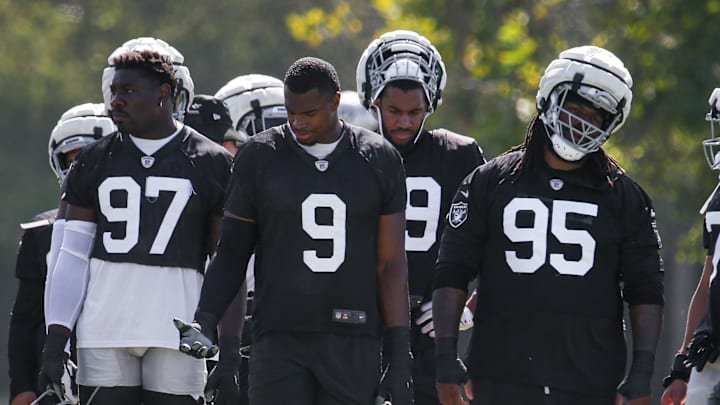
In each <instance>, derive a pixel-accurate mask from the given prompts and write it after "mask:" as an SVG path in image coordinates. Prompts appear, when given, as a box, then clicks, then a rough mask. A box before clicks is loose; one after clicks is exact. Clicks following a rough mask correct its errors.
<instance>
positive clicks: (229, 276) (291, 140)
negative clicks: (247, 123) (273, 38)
mask: <svg viewBox="0 0 720 405" xmlns="http://www.w3.org/2000/svg"><path fill="white" fill-rule="evenodd" d="M284 100H285V107H286V110H287V114H288V122H287V124H284V125H282V126H276V127H272V128H270V129H268V130H266V131H263V132H261V133H259V134H256V135H255V136H252V137H251V138H250V140H249V141H248V143H247V144H246V145H245V146H243V147H242V148H241V149H240V150H239V151H238V154H237V155H236V157H235V163H234V167H233V175H232V180H231V183H230V186H229V190H230V191H229V195H228V199H227V202H226V206H225V218H224V220H223V226H222V235H221V238H220V243H219V245H218V251H217V254H216V255H215V257H214V258H213V260H212V262H211V264H210V268H209V270H208V274H207V278H206V281H205V284H204V285H203V291H202V294H201V297H200V303H199V305H198V310H197V312H196V314H195V320H196V321H197V324H198V326H192V325H189V324H186V323H184V322H182V321H179V320H178V321H176V322H177V326H178V328H179V329H180V330H181V332H182V336H181V341H180V342H181V350H184V351H186V352H187V353H189V354H191V355H194V356H198V357H203V356H205V355H206V352H208V351H209V350H210V349H211V348H212V347H213V345H212V342H211V341H210V340H209V339H208V338H207V337H205V336H203V335H202V333H201V332H200V331H201V330H202V331H205V330H214V323H215V322H216V320H217V319H218V317H219V316H220V315H221V314H222V313H223V311H224V310H225V307H227V305H228V303H229V302H230V301H231V300H232V299H233V297H234V296H235V294H236V293H237V290H238V288H240V286H241V284H242V283H243V280H244V279H245V272H242V271H236V269H237V268H238V267H239V268H243V265H244V264H245V263H247V261H248V258H249V257H250V254H251V253H252V252H253V250H254V252H255V254H256V261H255V294H254V302H255V311H254V313H253V336H254V338H255V340H254V342H253V347H252V356H251V357H250V363H251V364H250V403H258V404H286V403H292V404H307V405H310V404H319V403H321V404H369V403H372V402H373V401H374V400H375V398H376V394H377V393H378V392H386V391H387V392H389V393H390V395H391V396H392V401H393V404H395V405H406V404H410V403H411V402H412V390H411V386H410V383H411V358H410V352H409V302H408V293H407V263H406V259H405V250H404V228H405V215H404V210H405V199H406V194H405V174H404V169H403V167H402V162H401V158H400V155H399V154H398V153H397V151H396V150H395V149H394V148H393V147H392V145H391V144H390V143H389V142H387V141H386V140H384V139H383V138H382V137H381V136H379V135H377V134H375V133H373V132H371V131H368V130H367V129H364V128H360V127H355V126H353V125H350V124H347V123H344V122H343V121H341V120H339V119H338V115H337V109H338V104H339V101H340V83H339V80H338V77H337V73H336V71H335V68H334V67H333V66H332V65H331V64H330V63H328V62H326V61H324V60H321V59H318V58H310V57H306V58H301V59H299V60H297V61H295V62H294V63H293V64H292V66H290V68H289V69H288V71H287V73H286V75H285V80H284ZM383 327H384V339H385V340H386V342H387V343H386V347H388V348H389V350H390V351H391V353H386V355H387V356H388V358H389V366H388V368H387V369H386V370H385V372H384V374H383V375H382V377H381V376H380V373H379V371H380V338H381V334H382V332H383ZM379 379H380V384H379V386H378V380H379Z"/></svg>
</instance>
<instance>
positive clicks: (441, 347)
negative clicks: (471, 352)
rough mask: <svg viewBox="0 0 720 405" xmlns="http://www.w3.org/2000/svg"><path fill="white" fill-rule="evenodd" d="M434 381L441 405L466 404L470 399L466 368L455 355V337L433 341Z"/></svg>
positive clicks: (470, 393) (470, 391) (470, 389)
mask: <svg viewBox="0 0 720 405" xmlns="http://www.w3.org/2000/svg"><path fill="white" fill-rule="evenodd" d="M435 379H436V380H437V384H436V388H437V391H438V398H439V399H440V403H442V404H443V405H455V404H467V403H469V401H468V399H472V388H471V386H470V385H469V384H468V372H467V367H465V364H464V363H463V362H462V360H460V357H459V356H458V354H457V337H448V338H439V339H435ZM462 391H464V393H465V397H463V395H462Z"/></svg>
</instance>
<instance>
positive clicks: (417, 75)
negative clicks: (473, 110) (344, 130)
mask: <svg viewBox="0 0 720 405" xmlns="http://www.w3.org/2000/svg"><path fill="white" fill-rule="evenodd" d="M355 78H356V83H357V92H358V94H359V95H360V98H361V100H362V104H363V106H365V108H371V107H372V106H373V105H374V104H375V100H377V98H378V97H379V96H380V94H381V93H382V91H383V89H384V88H385V86H386V85H387V84H388V83H389V82H391V81H395V80H412V81H416V82H418V83H420V84H421V85H422V87H423V90H424V92H425V97H426V98H427V102H428V114H431V113H432V112H433V111H434V110H435V109H436V108H437V107H438V106H439V105H440V104H441V103H442V91H443V89H444V88H445V84H446V81H447V76H446V71H445V64H444V63H443V61H442V57H441V56H440V53H438V51H437V49H435V47H434V46H433V45H432V44H431V43H430V41H428V39H427V38H425V37H423V36H422V35H420V34H418V33H416V32H413V31H407V30H397V31H392V32H388V33H385V34H383V35H382V36H380V38H378V39H376V40H374V41H373V42H371V43H370V45H369V46H368V47H367V49H365V51H364V52H363V54H362V56H361V57H360V61H359V62H358V66H357V70H356V75H355Z"/></svg>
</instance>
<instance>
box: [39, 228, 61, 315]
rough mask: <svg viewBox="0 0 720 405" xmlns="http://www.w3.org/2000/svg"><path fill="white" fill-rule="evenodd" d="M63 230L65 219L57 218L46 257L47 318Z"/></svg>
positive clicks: (45, 301) (45, 303)
mask: <svg viewBox="0 0 720 405" xmlns="http://www.w3.org/2000/svg"><path fill="white" fill-rule="evenodd" d="M63 232H65V220H64V219H57V220H55V222H54V223H53V228H52V238H51V239H50V251H49V252H48V254H47V256H46V258H45V261H46V263H47V274H46V276H45V291H44V296H45V299H44V301H43V302H44V308H43V312H44V314H45V319H47V317H48V302H49V298H50V290H51V289H52V275H53V272H54V271H55V263H57V257H58V253H60V246H62V239H63ZM46 329H47V327H46Z"/></svg>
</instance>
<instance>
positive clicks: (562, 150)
mask: <svg viewBox="0 0 720 405" xmlns="http://www.w3.org/2000/svg"><path fill="white" fill-rule="evenodd" d="M543 127H544V128H545V133H546V134H547V136H548V139H549V140H550V145H552V150H553V152H554V153H555V155H557V157H559V158H560V159H562V160H565V161H567V162H577V161H579V160H580V159H582V158H584V157H585V155H586V153H585V152H581V151H579V150H577V149H576V148H575V147H573V145H572V144H571V143H570V142H568V140H567V139H565V138H563V137H562V136H560V135H559V134H557V133H555V132H553V131H551V129H550V128H549V127H548V125H547V124H546V123H545V122H544V121H543Z"/></svg>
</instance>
